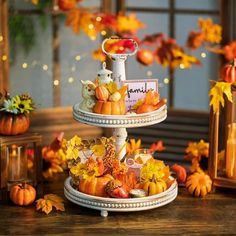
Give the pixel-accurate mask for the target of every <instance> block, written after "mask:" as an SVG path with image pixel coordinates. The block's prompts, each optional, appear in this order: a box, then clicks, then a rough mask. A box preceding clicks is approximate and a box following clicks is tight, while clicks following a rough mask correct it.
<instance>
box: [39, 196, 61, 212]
mask: <svg viewBox="0 0 236 236" xmlns="http://www.w3.org/2000/svg"><path fill="white" fill-rule="evenodd" d="M36 202H37V204H36V210H37V211H38V210H40V209H41V210H42V211H43V212H45V213H46V214H49V213H50V212H51V211H52V208H53V207H55V208H56V210H59V211H65V207H64V204H63V199H62V198H61V197H59V196H57V195H55V194H46V195H44V197H43V198H40V199H38V200H37V201H36Z"/></svg>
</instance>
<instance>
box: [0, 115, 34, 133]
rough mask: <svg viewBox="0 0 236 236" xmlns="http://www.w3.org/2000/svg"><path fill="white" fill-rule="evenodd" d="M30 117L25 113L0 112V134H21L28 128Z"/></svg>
mask: <svg viewBox="0 0 236 236" xmlns="http://www.w3.org/2000/svg"><path fill="white" fill-rule="evenodd" d="M29 125H30V119H29V116H28V115H27V114H18V115H15V114H11V113H7V112H1V113H0V134H3V135H17V134H23V133H25V132H26V131H27V130H28V129H29Z"/></svg>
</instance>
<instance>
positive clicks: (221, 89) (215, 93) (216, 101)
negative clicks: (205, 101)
mask: <svg viewBox="0 0 236 236" xmlns="http://www.w3.org/2000/svg"><path fill="white" fill-rule="evenodd" d="M224 94H225V95H226V97H227V99H228V100H229V101H230V102H233V97H232V92H231V83H228V82H216V83H215V85H214V86H213V87H212V88H211V90H210V92H209V96H210V97H211V100H210V106H212V107H213V111H214V113H216V112H218V111H219V109H220V105H222V107H224V104H225V100H224Z"/></svg>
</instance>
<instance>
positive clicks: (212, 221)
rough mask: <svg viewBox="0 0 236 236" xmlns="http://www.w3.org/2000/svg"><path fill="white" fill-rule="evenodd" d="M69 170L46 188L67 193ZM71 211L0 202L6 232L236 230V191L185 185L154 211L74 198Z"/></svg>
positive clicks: (2, 227) (1, 228)
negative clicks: (98, 205)
mask: <svg viewBox="0 0 236 236" xmlns="http://www.w3.org/2000/svg"><path fill="white" fill-rule="evenodd" d="M65 178H66V176H65V175H60V176H57V177H56V178H55V179H54V180H53V181H50V182H48V183H45V184H44V192H45V193H55V194H58V195H60V196H62V197H64V195H63V180H64V179H65ZM65 208H66V211H65V212H56V211H53V212H52V213H50V214H49V215H45V214H44V213H41V212H37V211H35V206H34V205H32V206H28V207H19V206H14V205H12V204H11V203H6V202H5V203H4V202H1V203H0V235H6V234H8V235H27V234H28V235H36V234H41V235H42V234H54V235H66V236H67V235H112V236H115V235H160V234H168V235H170V234H171V235H179V234H181V235H183V234H186V235H194V234H198V235H199V234H201V235H202V234H204V235H210V234H214V235H219V234H226V235H229V234H230V235H232V234H235V235H236V192H235V191H232V190H224V191H223V190H221V191H219V190H217V193H214V194H213V193H212V194H209V195H208V196H207V197H205V198H203V199H201V198H194V197H192V196H190V195H189V194H188V193H187V191H186V189H185V188H180V189H179V194H178V197H177V199H176V200H175V201H174V202H172V203H171V204H169V205H166V206H164V207H161V208H156V209H153V210H148V211H140V212H129V213H117V212H109V216H108V217H107V218H103V217H101V216H100V212H99V211H96V210H90V209H87V208H83V207H80V206H77V205H75V204H73V203H70V202H69V201H67V200H66V199H65Z"/></svg>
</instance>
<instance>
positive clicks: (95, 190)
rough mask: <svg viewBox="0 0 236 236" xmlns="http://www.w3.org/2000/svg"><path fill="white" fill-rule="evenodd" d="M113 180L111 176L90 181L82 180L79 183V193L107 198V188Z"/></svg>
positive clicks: (94, 178)
mask: <svg viewBox="0 0 236 236" xmlns="http://www.w3.org/2000/svg"><path fill="white" fill-rule="evenodd" d="M113 179H114V178H113V177H112V176H111V175H109V174H107V175H104V176H99V177H93V178H90V179H82V180H80V181H79V191H80V192H82V193H86V194H90V195H93V196H98V197H107V193H106V191H105V186H106V184H107V183H108V182H109V181H110V180H113Z"/></svg>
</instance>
